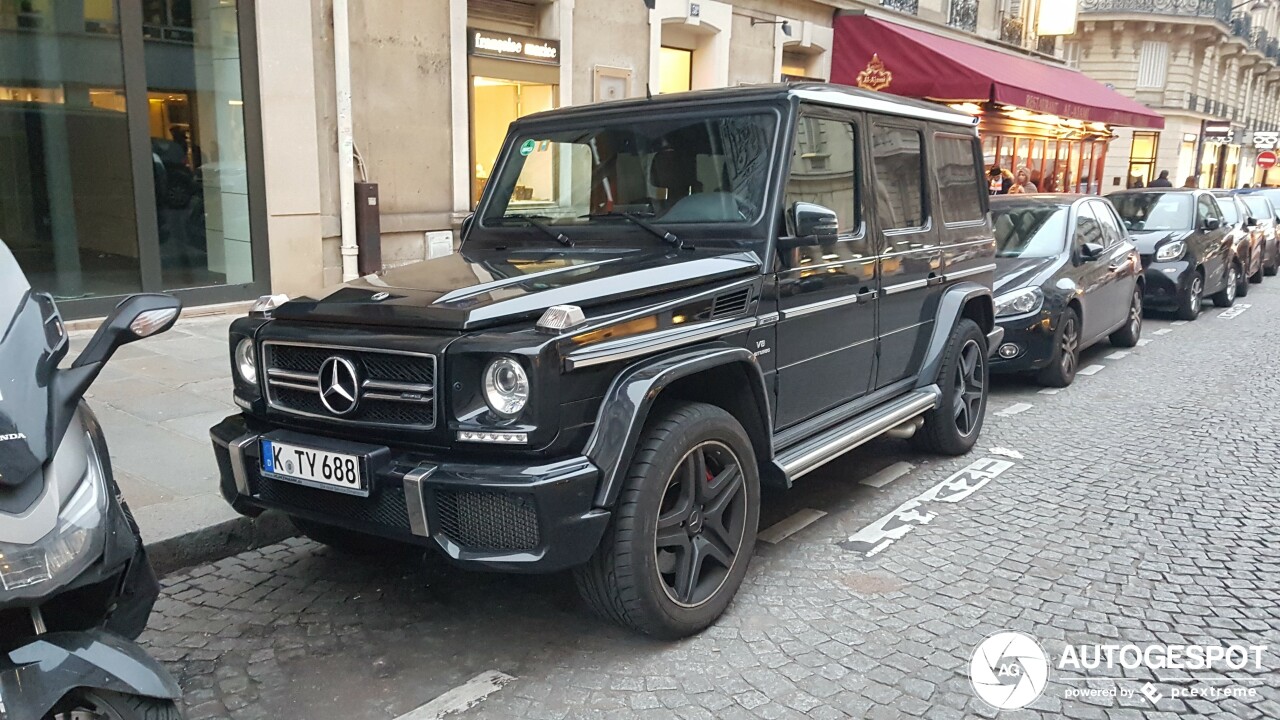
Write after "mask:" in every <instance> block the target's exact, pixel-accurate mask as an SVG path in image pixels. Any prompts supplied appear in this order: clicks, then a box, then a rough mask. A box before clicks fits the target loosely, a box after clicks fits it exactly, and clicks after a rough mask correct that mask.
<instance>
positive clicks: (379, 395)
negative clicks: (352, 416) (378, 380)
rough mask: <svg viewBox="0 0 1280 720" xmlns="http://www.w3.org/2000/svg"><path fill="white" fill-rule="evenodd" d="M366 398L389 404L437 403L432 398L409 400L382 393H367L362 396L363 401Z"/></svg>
mask: <svg viewBox="0 0 1280 720" xmlns="http://www.w3.org/2000/svg"><path fill="white" fill-rule="evenodd" d="M366 398H367V399H369V400H384V401H387V402H404V403H430V402H435V398H432V397H419V398H407V397H403V396H401V395H392V394H390V393H380V392H367V393H361V394H360V399H361V400H364V399H366Z"/></svg>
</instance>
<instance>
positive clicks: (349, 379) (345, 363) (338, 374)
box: [319, 355, 360, 415]
mask: <svg viewBox="0 0 1280 720" xmlns="http://www.w3.org/2000/svg"><path fill="white" fill-rule="evenodd" d="M319 380H320V402H322V403H324V406H325V407H326V408H328V409H329V412H331V413H333V414H334V415H346V414H348V413H350V412H351V411H352V410H355V409H356V405H358V404H359V403H360V376H359V375H358V374H356V366H355V365H354V364H353V363H352V362H351V361H350V360H348V359H346V358H344V357H338V356H336V355H335V356H333V357H331V358H329V359H328V360H325V361H324V362H323V363H321V365H320V377H319Z"/></svg>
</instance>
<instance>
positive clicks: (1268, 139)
mask: <svg viewBox="0 0 1280 720" xmlns="http://www.w3.org/2000/svg"><path fill="white" fill-rule="evenodd" d="M1277 143H1280V132H1256V133H1254V134H1253V146H1254V147H1256V148H1258V149H1259V150H1272V149H1274V148H1275V146H1276V144H1277Z"/></svg>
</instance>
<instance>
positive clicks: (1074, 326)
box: [1036, 308, 1080, 388]
mask: <svg viewBox="0 0 1280 720" xmlns="http://www.w3.org/2000/svg"><path fill="white" fill-rule="evenodd" d="M1079 367H1080V315H1079V314H1078V313H1077V312H1076V311H1075V309H1074V308H1067V310H1066V312H1064V313H1062V318H1061V319H1060V320H1059V321H1058V334H1057V336H1056V337H1055V338H1054V348H1053V357H1052V358H1051V359H1050V360H1049V364H1048V365H1046V366H1044V368H1043V369H1041V370H1040V372H1039V373H1038V374H1037V375H1036V380H1038V381H1039V382H1040V384H1041V385H1046V386H1048V387H1059V388H1062V387H1066V386H1068V385H1070V384H1071V383H1072V381H1074V380H1075V379H1076V370H1077V369H1079Z"/></svg>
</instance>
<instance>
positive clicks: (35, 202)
mask: <svg viewBox="0 0 1280 720" xmlns="http://www.w3.org/2000/svg"><path fill="white" fill-rule="evenodd" d="M240 15H241V11H240V8H239V7H238V5H237V2H236V1H235V0H23V1H22V2H11V1H8V0H0V173H3V177H4V179H3V182H0V239H3V240H4V242H5V243H6V244H8V245H9V246H10V248H11V249H13V251H14V253H15V255H16V256H17V257H18V260H19V262H20V263H21V264H22V267H23V269H24V270H25V271H26V272H27V273H28V275H29V276H30V279H31V283H32V286H33V287H34V288H36V289H37V290H42V291H48V292H51V293H53V294H54V295H55V297H57V298H59V299H60V300H63V301H77V300H86V301H90V302H86V303H82V304H83V305H85V310H84V311H83V312H77V311H76V310H75V309H74V305H75V303H71V305H72V309H71V310H70V311H69V312H68V314H70V315H77V314H93V313H98V312H103V311H104V310H103V308H109V307H110V305H109V304H108V303H109V301H110V300H109V299H110V298H112V297H113V296H118V295H122V294H126V293H131V292H138V291H143V290H146V291H155V290H184V289H192V288H217V287H223V288H224V289H225V290H226V291H227V293H228V294H224V295H222V296H211V297H210V298H209V300H208V301H216V300H218V299H233V298H234V297H251V296H252V295H253V294H254V293H255V292H256V291H257V290H259V289H261V288H259V287H258V286H259V285H262V284H265V283H255V279H256V278H259V277H263V276H265V272H264V270H265V268H257V267H255V253H254V252H253V238H252V237H251V232H250V213H249V206H250V202H249V194H250V193H249V187H248V186H249V180H248V175H249V173H248V163H247V153H246V146H245V137H246V126H245V112H244V109H245V108H244V105H245V97H244V93H243V92H242V85H241V77H242V67H241V43H240V40H241V38H240V25H241V17H240ZM255 271H256V272H255ZM98 298H101V299H102V300H101V301H99V302H97V303H93V302H91V301H93V300H94V299H98ZM64 305H65V303H64ZM65 309H66V308H65V307H64V310H65Z"/></svg>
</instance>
